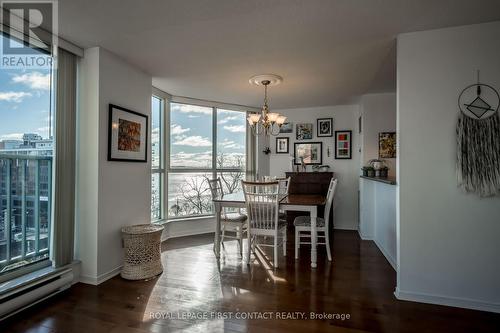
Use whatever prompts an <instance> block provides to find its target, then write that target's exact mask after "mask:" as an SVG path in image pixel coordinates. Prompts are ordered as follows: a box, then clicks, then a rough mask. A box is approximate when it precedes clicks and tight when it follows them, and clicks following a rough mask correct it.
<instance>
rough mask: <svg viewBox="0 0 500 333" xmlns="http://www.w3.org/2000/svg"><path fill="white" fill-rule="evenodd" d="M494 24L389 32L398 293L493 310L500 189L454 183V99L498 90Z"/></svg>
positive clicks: (497, 304) (499, 48) (498, 302)
mask: <svg viewBox="0 0 500 333" xmlns="http://www.w3.org/2000/svg"><path fill="white" fill-rule="evenodd" d="M499 41H500V22H494V23H488V24H480V25H471V26H464V27H455V28H448V29H440V30H433V31H424V32H416V33H408V34H403V35H401V36H399V37H398V79H397V89H398V107H397V109H398V111H397V112H398V130H397V132H398V133H399V152H398V153H399V158H398V163H399V166H398V184H399V195H398V196H399V197H398V200H399V210H398V237H399V239H398V260H399V265H398V267H399V269H398V282H397V283H398V285H397V290H396V295H397V297H398V298H401V299H409V300H416V301H423V302H429V303H439V304H448V305H455V306H462V307H469V308H477V309H485V310H491V311H497V312H500V287H499V281H500V260H499V258H498V256H499V254H500V241H499V236H500V197H494V198H483V199H481V198H479V197H477V196H476V195H474V194H465V193H463V192H462V191H461V190H460V189H459V188H458V187H457V181H456V176H455V152H456V142H455V140H456V134H455V126H456V122H457V116H458V112H459V111H458V107H457V98H458V95H459V93H460V92H461V90H462V89H463V88H464V87H466V86H467V85H469V84H471V83H475V80H476V78H475V71H476V69H480V70H481V81H483V82H484V83H487V84H490V85H492V86H494V87H496V89H497V90H499V89H500V42H499Z"/></svg>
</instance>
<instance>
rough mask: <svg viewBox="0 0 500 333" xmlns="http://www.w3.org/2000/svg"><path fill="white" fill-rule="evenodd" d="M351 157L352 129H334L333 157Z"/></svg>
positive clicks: (341, 158) (339, 158)
mask: <svg viewBox="0 0 500 333" xmlns="http://www.w3.org/2000/svg"><path fill="white" fill-rule="evenodd" d="M351 158H352V131H351V130H344V131H335V159H337V160H350V159H351Z"/></svg>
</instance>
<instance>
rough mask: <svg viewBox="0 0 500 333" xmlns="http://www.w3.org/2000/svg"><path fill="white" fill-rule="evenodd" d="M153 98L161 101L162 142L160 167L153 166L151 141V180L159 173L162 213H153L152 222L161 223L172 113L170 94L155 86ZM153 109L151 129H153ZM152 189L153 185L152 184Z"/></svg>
mask: <svg viewBox="0 0 500 333" xmlns="http://www.w3.org/2000/svg"><path fill="white" fill-rule="evenodd" d="M153 98H157V99H159V101H160V115H159V117H160V133H159V144H160V149H159V155H160V156H159V160H160V161H159V165H158V167H153V157H152V156H153V149H152V142H153V140H150V142H151V182H152V179H153V175H154V174H158V175H159V183H160V214H159V217H158V218H154V217H153V216H152V214H151V222H152V223H159V222H161V221H163V220H164V219H165V200H164V199H165V196H166V188H165V184H167V183H166V178H167V174H166V168H165V165H166V164H165V162H166V155H168V154H169V149H168V148H167V147H166V145H165V138H166V132H167V131H166V130H165V129H166V128H167V121H168V118H169V117H168V114H170V102H169V100H170V95H168V94H166V93H164V92H162V91H161V90H158V89H155V88H153V93H152V94H151V101H152V99H153ZM152 113H153V110H151V126H150V128H151V131H152V130H153V126H152V125H153V124H152V122H153V114H152ZM151 190H152V186H151ZM151 200H152V195H151Z"/></svg>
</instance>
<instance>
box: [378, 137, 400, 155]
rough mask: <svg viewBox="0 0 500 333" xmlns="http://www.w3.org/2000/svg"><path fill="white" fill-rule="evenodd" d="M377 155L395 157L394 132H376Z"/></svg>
mask: <svg viewBox="0 0 500 333" xmlns="http://www.w3.org/2000/svg"><path fill="white" fill-rule="evenodd" d="M378 157H379V158H396V132H382V133H379V134H378Z"/></svg>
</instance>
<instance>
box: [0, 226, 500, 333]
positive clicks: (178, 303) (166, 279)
mask: <svg viewBox="0 0 500 333" xmlns="http://www.w3.org/2000/svg"><path fill="white" fill-rule="evenodd" d="M289 239H293V234H291V233H290V235H289ZM212 241H213V236H212V235H201V236H194V237H185V238H182V239H173V240H169V241H167V242H165V243H164V244H162V249H163V254H162V260H163V264H164V269H165V270H164V273H163V274H162V275H160V276H159V277H157V278H153V279H150V280H148V281H126V280H123V279H121V278H120V277H115V278H113V279H110V280H109V281H106V282H105V283H103V284H101V285H99V286H97V287H96V286H89V285H84V284H77V285H75V286H73V287H72V288H71V289H70V290H68V291H66V292H63V293H61V294H59V295H57V296H56V297H53V298H51V299H49V300H47V301H45V302H42V303H40V304H38V305H36V306H34V307H32V308H30V309H28V310H26V311H23V312H22V313H20V314H17V315H15V316H13V317H11V318H9V319H8V320H6V321H4V322H3V323H0V331H1V332H69V333H73V332H91V333H99V332H106V333H114V332H120V333H122V332H125V333H129V332H130V333H145V332H202V333H210V332H239V333H241V332H259V333H265V332H291V333H294V332H297V333H312V332H332V331H333V332H347V333H354V332H357V333H359V332H419V333H420V332H454V333H455V332H495V331H496V329H497V328H498V327H500V315H498V314H492V313H486V312H480V311H472V310H465V309H458V308H450V307H444V306H437V305H429V304H421V303H413V302H404V301H398V300H397V299H395V297H394V295H393V292H394V288H395V285H396V274H395V272H394V270H393V268H392V267H391V266H390V265H389V263H388V262H387V261H386V260H385V258H384V256H383V255H382V254H381V252H380V251H379V249H378V248H377V247H376V246H375V244H374V243H373V242H370V241H362V240H360V239H359V237H358V235H357V233H356V232H350V231H335V233H334V237H333V240H332V243H333V262H329V261H328V260H327V259H326V256H325V253H324V248H323V247H321V246H320V247H319V255H318V268H317V269H314V270H313V269H311V268H310V257H309V253H310V248H308V247H307V246H304V247H303V248H301V256H300V259H299V260H295V259H294V258H293V243H292V242H289V245H288V249H287V250H288V256H287V257H280V261H279V264H280V268H279V269H277V270H274V269H273V268H272V267H270V266H269V262H267V260H266V259H265V258H264V256H266V255H267V256H268V257H269V256H271V253H268V252H265V253H264V254H263V256H258V257H253V256H252V262H251V265H250V266H247V265H246V263H245V262H244V261H243V260H242V258H241V256H240V255H239V253H238V251H237V245H236V242H226V244H225V248H224V250H223V257H222V258H221V260H220V262H218V261H217V260H216V259H215V257H214V254H213V251H212ZM245 250H246V249H245ZM265 311H268V312H270V313H273V315H274V316H276V313H277V312H280V313H281V312H300V313H305V314H306V316H308V315H309V312H310V311H315V312H318V313H322V312H326V313H339V314H349V315H350V318H349V319H344V320H340V319H318V320H292V319H289V320H278V319H276V318H272V319H267V320H257V319H251V318H241V317H240V318H234V317H233V318H217V317H215V318H212V317H211V318H209V319H203V318H193V317H186V315H187V314H195V315H196V314H200V313H201V314H203V313H205V314H211V313H214V314H219V315H220V314H224V313H226V314H231V315H232V316H235V315H236V313H240V315H241V314H242V313H243V314H245V313H246V314H251V313H253V312H265ZM166 314H169V315H171V316H174V315H177V314H180V315H181V316H184V317H181V318H171V317H165V315H166ZM162 315H163V317H162Z"/></svg>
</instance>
